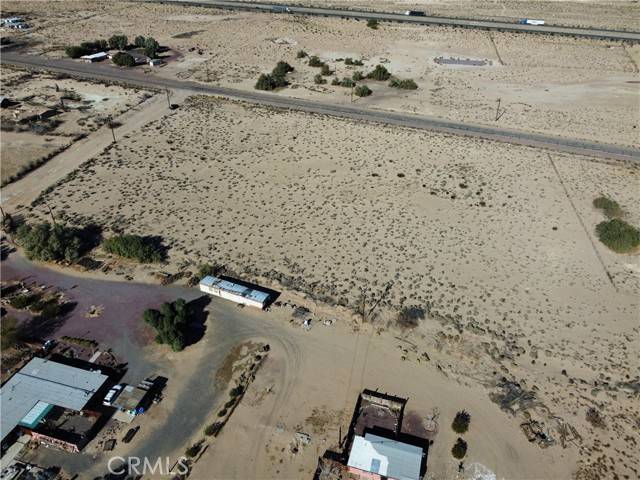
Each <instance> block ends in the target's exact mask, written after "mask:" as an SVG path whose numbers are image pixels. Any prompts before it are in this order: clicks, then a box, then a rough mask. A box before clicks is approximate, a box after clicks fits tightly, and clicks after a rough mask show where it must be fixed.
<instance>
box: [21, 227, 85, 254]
mask: <svg viewBox="0 0 640 480" xmlns="http://www.w3.org/2000/svg"><path fill="white" fill-rule="evenodd" d="M16 241H17V243H18V244H19V245H20V246H22V248H24V249H25V252H26V254H27V257H28V258H29V259H31V260H42V261H56V260H67V261H69V262H74V261H76V260H78V259H79V258H80V256H81V255H82V254H83V253H84V252H85V251H86V250H87V249H88V248H89V244H88V242H87V241H86V240H85V239H84V238H83V235H82V231H81V230H79V229H77V228H73V227H67V226H64V225H54V226H53V227H52V226H51V224H49V223H40V224H37V225H33V226H31V225H28V224H26V223H25V224H22V225H20V227H18V230H17V231H16Z"/></svg>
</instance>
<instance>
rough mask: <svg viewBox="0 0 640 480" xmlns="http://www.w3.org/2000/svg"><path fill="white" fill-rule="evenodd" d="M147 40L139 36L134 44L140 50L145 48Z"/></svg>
mask: <svg viewBox="0 0 640 480" xmlns="http://www.w3.org/2000/svg"><path fill="white" fill-rule="evenodd" d="M145 41H146V39H145V38H144V37H143V36H142V35H138V36H137V37H136V38H135V39H134V40H133V44H134V45H135V46H136V47H138V48H144V45H145Z"/></svg>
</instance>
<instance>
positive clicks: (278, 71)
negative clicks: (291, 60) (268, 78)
mask: <svg viewBox="0 0 640 480" xmlns="http://www.w3.org/2000/svg"><path fill="white" fill-rule="evenodd" d="M289 72H293V67H292V66H291V65H289V64H288V63H287V62H283V61H279V62H278V63H277V64H276V66H275V67H274V69H273V71H272V72H271V75H273V76H274V77H284V76H285V75H286V74H287V73H289Z"/></svg>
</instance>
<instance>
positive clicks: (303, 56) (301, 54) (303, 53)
mask: <svg viewBox="0 0 640 480" xmlns="http://www.w3.org/2000/svg"><path fill="white" fill-rule="evenodd" d="M305 57H307V52H305V51H304V50H298V53H296V58H305Z"/></svg>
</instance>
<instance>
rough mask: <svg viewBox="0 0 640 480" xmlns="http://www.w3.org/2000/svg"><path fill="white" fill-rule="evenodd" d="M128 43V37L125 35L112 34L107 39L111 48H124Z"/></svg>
mask: <svg viewBox="0 0 640 480" xmlns="http://www.w3.org/2000/svg"><path fill="white" fill-rule="evenodd" d="M128 45H129V39H128V38H127V36H126V35H113V36H112V37H111V38H110V39H109V47H111V48H112V49H113V50H125V49H126V48H127V46H128Z"/></svg>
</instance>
